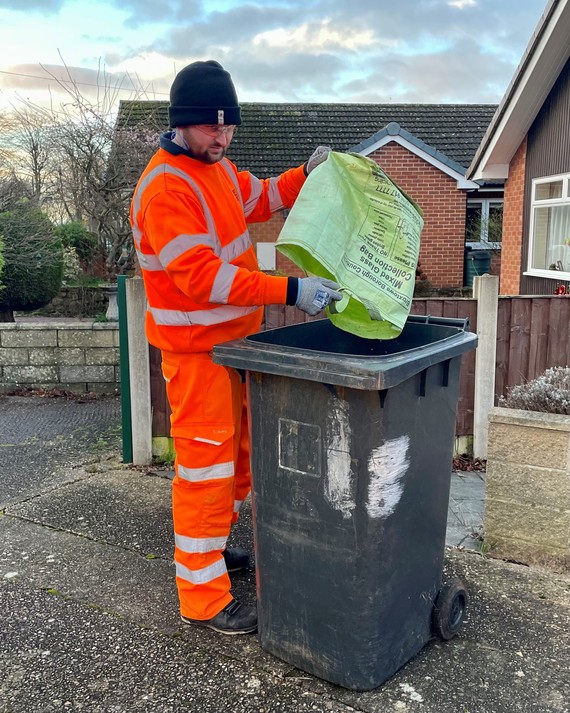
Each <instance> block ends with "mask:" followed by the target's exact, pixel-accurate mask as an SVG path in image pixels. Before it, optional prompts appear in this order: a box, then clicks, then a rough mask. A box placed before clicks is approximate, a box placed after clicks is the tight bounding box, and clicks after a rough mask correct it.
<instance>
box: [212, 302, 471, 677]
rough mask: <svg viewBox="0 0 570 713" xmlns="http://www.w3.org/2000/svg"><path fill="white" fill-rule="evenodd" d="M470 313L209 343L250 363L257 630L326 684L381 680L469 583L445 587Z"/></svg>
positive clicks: (435, 630) (451, 629)
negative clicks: (383, 327)
mask: <svg viewBox="0 0 570 713" xmlns="http://www.w3.org/2000/svg"><path fill="white" fill-rule="evenodd" d="M476 342H477V337H476V335H475V334H473V333H471V332H469V331H468V330H467V322H466V320H457V319H445V318H430V317H419V316H410V317H409V318H408V320H407V322H406V325H405V327H404V329H403V331H402V333H401V335H400V336H399V337H398V338H397V339H393V340H385V341H384V340H367V339H362V338H360V337H356V336H354V335H352V334H350V333H347V332H343V331H341V330H339V329H337V328H335V327H334V326H333V325H332V324H331V323H330V322H329V320H326V319H324V320H319V321H314V322H306V323H304V324H297V325H292V326H288V327H282V328H278V329H273V330H268V331H266V332H261V333H259V334H255V335H253V336H251V337H248V338H246V339H243V340H238V341H234V342H228V343H226V344H222V345H220V346H217V347H216V348H215V349H214V360H215V361H216V362H217V363H220V364H224V365H226V366H232V367H235V368H238V369H243V370H245V371H246V373H247V385H248V393H249V399H250V433H251V442H252V475H253V487H252V507H253V522H254V542H255V557H256V567H257V596H258V617H259V639H260V642H261V645H262V647H263V648H264V649H266V650H267V651H269V652H271V653H272V654H274V655H276V656H278V657H280V658H282V659H283V660H285V661H287V662H288V663H290V664H292V665H294V666H296V667H298V668H300V669H302V670H304V671H307V672H309V673H312V674H314V675H316V676H318V677H320V678H323V679H325V680H327V681H330V682H332V683H336V684H339V685H341V686H344V687H346V688H351V689H356V690H369V689H372V688H376V687H377V686H379V685H380V684H382V683H383V682H384V681H385V680H386V679H388V678H389V677H390V676H391V675H392V674H394V673H395V672H396V671H397V670H398V669H399V668H400V667H401V666H403V665H404V664H405V663H407V662H408V661H409V660H410V659H411V658H412V657H413V656H414V655H415V654H416V653H417V652H418V651H420V649H421V648H422V647H423V646H424V645H425V644H426V643H427V641H428V640H429V639H430V638H431V637H432V636H433V635H434V634H439V635H440V636H441V637H442V638H443V639H449V638H451V637H452V636H454V635H455V633H456V632H457V630H458V629H459V628H460V626H461V623H462V620H463V614H464V611H465V606H466V602H467V593H466V592H465V589H464V588H463V586H462V584H461V583H460V582H457V581H455V582H450V583H447V584H445V585H442V572H443V556H444V549H445V532H446V523H447V509H448V501H449V489H450V478H451V463H452V455H453V443H454V434H455V413H456V408H457V401H458V392H459V367H460V361H461V355H462V354H463V353H464V352H466V351H468V350H471V349H474V348H475V346H476Z"/></svg>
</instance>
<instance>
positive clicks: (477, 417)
mask: <svg viewBox="0 0 570 713" xmlns="http://www.w3.org/2000/svg"><path fill="white" fill-rule="evenodd" d="M473 296H474V297H475V299H476V300H477V338H478V344H477V351H476V352H475V401H474V406H473V456H474V457H475V458H482V459H485V458H487V443H488V436H489V412H490V411H491V409H492V408H493V406H494V405H495V364H496V357H497V315H498V311H499V278H498V277H497V276H496V275H481V276H480V277H479V276H478V277H475V278H474V280H473Z"/></svg>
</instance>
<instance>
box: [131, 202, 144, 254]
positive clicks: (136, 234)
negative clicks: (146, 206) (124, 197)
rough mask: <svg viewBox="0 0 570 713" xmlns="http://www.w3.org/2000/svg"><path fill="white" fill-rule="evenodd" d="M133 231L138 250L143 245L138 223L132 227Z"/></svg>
mask: <svg viewBox="0 0 570 713" xmlns="http://www.w3.org/2000/svg"><path fill="white" fill-rule="evenodd" d="M133 212H134V211H133ZM135 220H136V216H135ZM132 231H133V240H134V243H135V249H137V250H138V249H139V248H140V244H141V238H142V230H141V229H140V228H139V226H138V225H137V224H136V223H134V225H133V226H132Z"/></svg>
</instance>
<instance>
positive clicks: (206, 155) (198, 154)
mask: <svg viewBox="0 0 570 713" xmlns="http://www.w3.org/2000/svg"><path fill="white" fill-rule="evenodd" d="M210 150H211V149H206V150H205V151H195V150H193V149H192V147H191V146H189V147H188V149H187V151H188V153H189V154H190V156H191V157H192V158H193V159H196V161H201V162H202V163H207V164H214V163H218V162H219V161H221V160H222V159H223V158H224V156H225V155H226V148H225V147H223V146H221V147H220V151H216V152H215V154H212V153H210Z"/></svg>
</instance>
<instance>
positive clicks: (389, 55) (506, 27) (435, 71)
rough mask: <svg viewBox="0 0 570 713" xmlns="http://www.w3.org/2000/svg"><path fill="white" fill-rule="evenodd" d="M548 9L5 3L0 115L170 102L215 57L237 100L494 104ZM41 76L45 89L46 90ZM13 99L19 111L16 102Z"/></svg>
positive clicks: (535, 2)
mask: <svg viewBox="0 0 570 713" xmlns="http://www.w3.org/2000/svg"><path fill="white" fill-rule="evenodd" d="M546 5H547V0H398V1H397V2H394V0H390V1H389V0H169V2H167V3H162V2H157V0H0V105H1V106H7V105H8V104H9V103H10V102H13V101H14V100H15V98H17V97H22V98H25V99H28V100H30V101H33V102H42V101H45V100H46V99H47V98H48V97H49V96H50V92H51V96H52V97H53V98H54V99H55V100H56V101H58V100H59V99H60V95H59V93H58V92H59V87H58V84H57V82H55V81H54V80H53V77H54V76H56V77H60V78H61V79H62V80H63V81H66V80H70V79H72V80H73V81H75V82H76V83H77V85H78V86H79V87H80V88H81V91H82V92H85V93H86V94H88V93H90V92H93V91H96V89H95V87H96V85H97V84H103V83H105V82H106V83H107V84H109V85H113V86H116V87H119V89H118V90H116V95H117V96H118V97H119V98H125V99H127V98H133V94H132V90H133V87H134V88H135V89H136V91H137V95H139V96H145V97H147V98H149V99H167V98H168V88H169V86H170V83H171V81H172V79H173V77H174V74H175V72H176V71H177V70H179V69H181V68H182V67H183V66H184V65H185V64H187V63H188V62H191V61H194V60H196V59H217V60H218V61H220V62H221V63H222V64H223V65H224V66H225V67H226V68H227V69H228V70H229V71H230V72H231V74H232V76H233V78H234V81H235V83H236V86H237V89H238V95H239V98H240V100H241V101H264V102H277V101H286V102H379V103H391V102H425V103H428V102H430V103H447V102H456V103H464V102H465V103H467V102H475V103H496V102H498V101H499V100H500V99H501V97H502V95H503V93H504V91H505V89H506V87H507V85H508V83H509V81H510V79H511V77H512V75H513V72H514V70H515V68H516V67H517V65H518V63H519V61H520V59H521V57H522V54H523V52H524V50H525V48H526V46H527V44H528V42H529V40H530V38H531V35H532V33H533V32H534V29H535V27H536V25H537V23H538V21H539V19H540V17H541V15H542V13H543V12H544V9H545V7H546ZM46 78H48V79H49V81H46ZM16 101H17V99H16Z"/></svg>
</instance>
